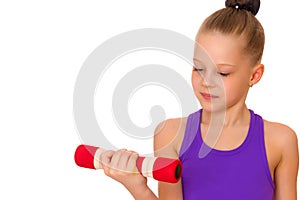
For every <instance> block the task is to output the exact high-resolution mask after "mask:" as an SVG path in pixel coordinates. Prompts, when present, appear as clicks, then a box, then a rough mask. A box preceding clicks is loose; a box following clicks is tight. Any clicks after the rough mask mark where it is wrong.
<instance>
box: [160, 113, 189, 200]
mask: <svg viewBox="0 0 300 200" xmlns="http://www.w3.org/2000/svg"><path fill="white" fill-rule="evenodd" d="M184 122H185V120H184V119H181V118H178V119H169V120H166V121H164V122H162V123H160V124H159V125H158V126H157V128H156V130H155V136H154V152H155V156H161V157H169V158H176V159H177V158H178V152H179V149H180V145H181V141H182V137H183V132H184V129H185V123H184ZM158 196H159V199H160V200H182V199H183V197H182V185H181V181H179V182H178V183H175V184H174V183H164V182H159V183H158Z"/></svg>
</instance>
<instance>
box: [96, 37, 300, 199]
mask: <svg viewBox="0 0 300 200" xmlns="http://www.w3.org/2000/svg"><path fill="white" fill-rule="evenodd" d="M197 42H198V43H199V44H200V45H201V46H202V47H203V48H204V49H205V51H206V53H207V55H209V58H208V57H205V55H204V54H203V52H202V51H203V49H201V48H199V47H196V48H195V55H194V68H193V71H192V77H191V79H192V85H193V90H194V93H195V96H196V97H197V99H198V100H199V102H200V104H201V106H202V109H203V111H202V121H201V133H202V137H203V138H205V142H206V143H207V144H208V145H209V146H211V147H213V148H215V149H219V150H232V149H235V148H237V147H238V146H239V145H241V144H242V143H243V141H244V140H245V138H246V136H247V131H248V128H249V121H250V113H249V110H248V108H247V106H246V104H245V100H246V97H247V93H248V91H249V88H250V87H251V86H253V85H255V84H256V83H258V82H259V81H260V79H261V77H262V75H263V72H264V66H263V65H262V64H260V63H253V61H252V59H251V58H252V57H251V56H249V55H247V53H245V52H244V50H243V49H244V46H245V44H244V43H243V38H242V37H236V36H234V35H223V34H221V33H218V32H209V33H200V34H199V35H198V37H197ZM211 118H212V119H218V118H220V119H223V125H222V129H221V132H220V134H219V135H217V137H210V135H211V132H210V129H209V127H211V124H212V123H214V122H213V121H211ZM186 121H187V118H176V119H168V120H166V121H164V122H162V123H161V124H159V125H158V127H157V128H156V130H155V136H154V150H155V155H156V156H162V157H170V158H178V157H179V151H180V147H181V143H182V140H183V136H184V131H185V126H186ZM264 128H265V130H264V134H265V147H266V152H267V159H268V164H269V170H270V173H271V176H272V179H273V181H274V183H275V197H274V199H275V200H286V199H289V200H295V199H297V194H296V190H297V184H296V182H297V173H298V162H299V158H298V157H299V156H298V142H297V136H296V134H295V132H294V131H293V130H292V129H291V128H289V127H288V126H286V125H283V124H279V123H275V122H269V121H267V120H264ZM213 131H214V130H212V132H213ZM137 156H138V155H137V153H135V152H132V151H128V150H120V151H116V152H114V151H107V152H105V153H104V154H103V155H102V157H101V160H102V164H103V165H104V172H105V174H106V175H108V176H110V177H111V178H113V179H115V180H117V181H118V182H120V183H121V184H123V185H124V186H125V187H126V188H127V189H128V190H129V192H130V193H131V194H132V195H133V197H134V198H135V199H150V200H151V199H158V197H156V196H155V195H154V194H153V192H152V191H151V190H150V189H149V187H148V186H147V180H146V178H144V177H142V176H141V175H140V174H139V173H137V169H136V167H135V163H136V159H137ZM158 194H159V199H163V200H168V199H170V200H177V199H178V200H182V199H183V198H182V185H181V181H179V182H178V183H176V184H169V183H163V182H159V185H158Z"/></svg>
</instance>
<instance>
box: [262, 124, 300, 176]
mask: <svg viewBox="0 0 300 200" xmlns="http://www.w3.org/2000/svg"><path fill="white" fill-rule="evenodd" d="M264 128H265V146H266V151H267V156H268V161H269V167H270V170H271V172H273V173H274V172H275V169H276V168H277V167H278V166H279V165H280V164H282V163H283V162H286V161H288V160H293V162H295V166H296V165H297V162H298V159H299V158H298V138H297V135H296V133H295V131H294V130H293V129H291V128H290V127H288V126H287V125H284V124H281V123H276V122H270V121H266V120H265V121H264ZM293 162H289V163H291V164H292V163H293Z"/></svg>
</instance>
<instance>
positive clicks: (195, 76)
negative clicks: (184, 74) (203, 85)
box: [191, 71, 201, 90]
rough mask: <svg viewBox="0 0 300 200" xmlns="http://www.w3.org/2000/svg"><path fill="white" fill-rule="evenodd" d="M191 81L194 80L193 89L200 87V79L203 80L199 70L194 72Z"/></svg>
mask: <svg viewBox="0 0 300 200" xmlns="http://www.w3.org/2000/svg"><path fill="white" fill-rule="evenodd" d="M191 81H192V86H193V89H194V90H197V88H198V87H199V84H200V81H201V77H200V75H199V73H198V72H195V71H193V72H192V77H191Z"/></svg>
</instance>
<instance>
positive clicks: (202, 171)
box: [179, 110, 275, 200]
mask: <svg viewBox="0 0 300 200" xmlns="http://www.w3.org/2000/svg"><path fill="white" fill-rule="evenodd" d="M249 111H250V113H251V120H250V126H249V130H248V134H247V137H246V139H245V140H244V142H243V143H242V144H241V145H240V146H239V147H237V148H236V149H233V150H228V151H222V150H216V149H210V150H211V151H210V152H209V153H208V154H207V155H206V156H204V157H202V158H200V157H199V150H200V147H201V146H202V145H204V147H205V146H206V147H207V148H209V147H208V146H207V145H206V144H205V143H203V140H202V137H201V133H200V122H201V113H202V110H199V111H197V112H195V113H193V114H191V115H189V117H188V121H187V125H186V130H185V135H184V139H183V142H182V146H181V149H180V157H179V158H180V160H181V162H182V166H183V172H182V190H183V199H184V200H202V199H203V200H220V199H222V200H272V199H273V193H274V188H275V186H274V182H273V180H272V177H271V173H270V170H269V167H268V161H267V156H266V150H265V142H264V127H263V119H262V118H261V117H260V116H259V115H257V114H255V113H254V112H253V111H252V110H249Z"/></svg>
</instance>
